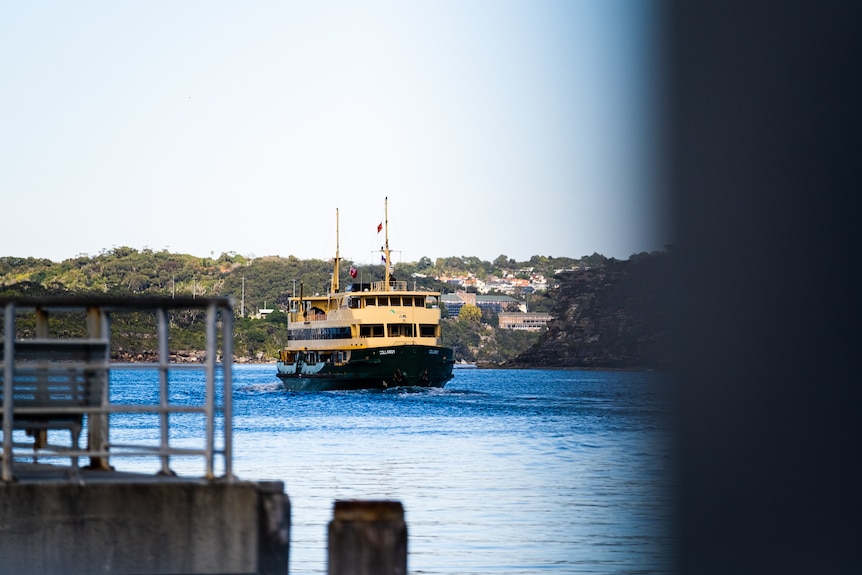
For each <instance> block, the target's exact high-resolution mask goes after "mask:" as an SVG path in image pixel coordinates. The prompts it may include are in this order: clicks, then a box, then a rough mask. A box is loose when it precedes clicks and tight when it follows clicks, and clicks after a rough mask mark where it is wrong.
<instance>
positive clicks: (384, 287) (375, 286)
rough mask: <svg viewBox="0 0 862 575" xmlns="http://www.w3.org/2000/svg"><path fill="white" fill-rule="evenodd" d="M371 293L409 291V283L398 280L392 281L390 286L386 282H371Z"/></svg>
mask: <svg viewBox="0 0 862 575" xmlns="http://www.w3.org/2000/svg"><path fill="white" fill-rule="evenodd" d="M371 291H407V282H406V281H396V280H391V281H390V282H389V283H388V284H387V283H386V282H385V281H380V282H371Z"/></svg>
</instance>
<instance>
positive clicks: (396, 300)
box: [389, 296, 401, 306]
mask: <svg viewBox="0 0 862 575" xmlns="http://www.w3.org/2000/svg"><path fill="white" fill-rule="evenodd" d="M389 305H391V306H400V305H401V298H400V297H399V296H392V297H390V298H389Z"/></svg>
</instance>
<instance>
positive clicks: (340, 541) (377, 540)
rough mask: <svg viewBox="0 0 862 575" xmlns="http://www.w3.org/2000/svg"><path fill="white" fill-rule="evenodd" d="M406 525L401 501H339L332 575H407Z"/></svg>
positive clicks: (332, 545) (331, 541) (331, 546)
mask: <svg viewBox="0 0 862 575" xmlns="http://www.w3.org/2000/svg"><path fill="white" fill-rule="evenodd" d="M406 573H407V524H406V523H405V522H404V507H403V506H402V505H401V502H400V501H336V502H335V505H334V507H333V517H332V521H330V522H329V575H406Z"/></svg>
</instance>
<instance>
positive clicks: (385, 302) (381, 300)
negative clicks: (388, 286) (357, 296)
mask: <svg viewBox="0 0 862 575" xmlns="http://www.w3.org/2000/svg"><path fill="white" fill-rule="evenodd" d="M377 305H381V306H384V307H385V306H387V305H389V298H388V297H378V298H377Z"/></svg>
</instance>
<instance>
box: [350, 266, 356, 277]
mask: <svg viewBox="0 0 862 575" xmlns="http://www.w3.org/2000/svg"><path fill="white" fill-rule="evenodd" d="M350 277H352V278H355V277H356V268H355V267H353V266H350Z"/></svg>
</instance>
